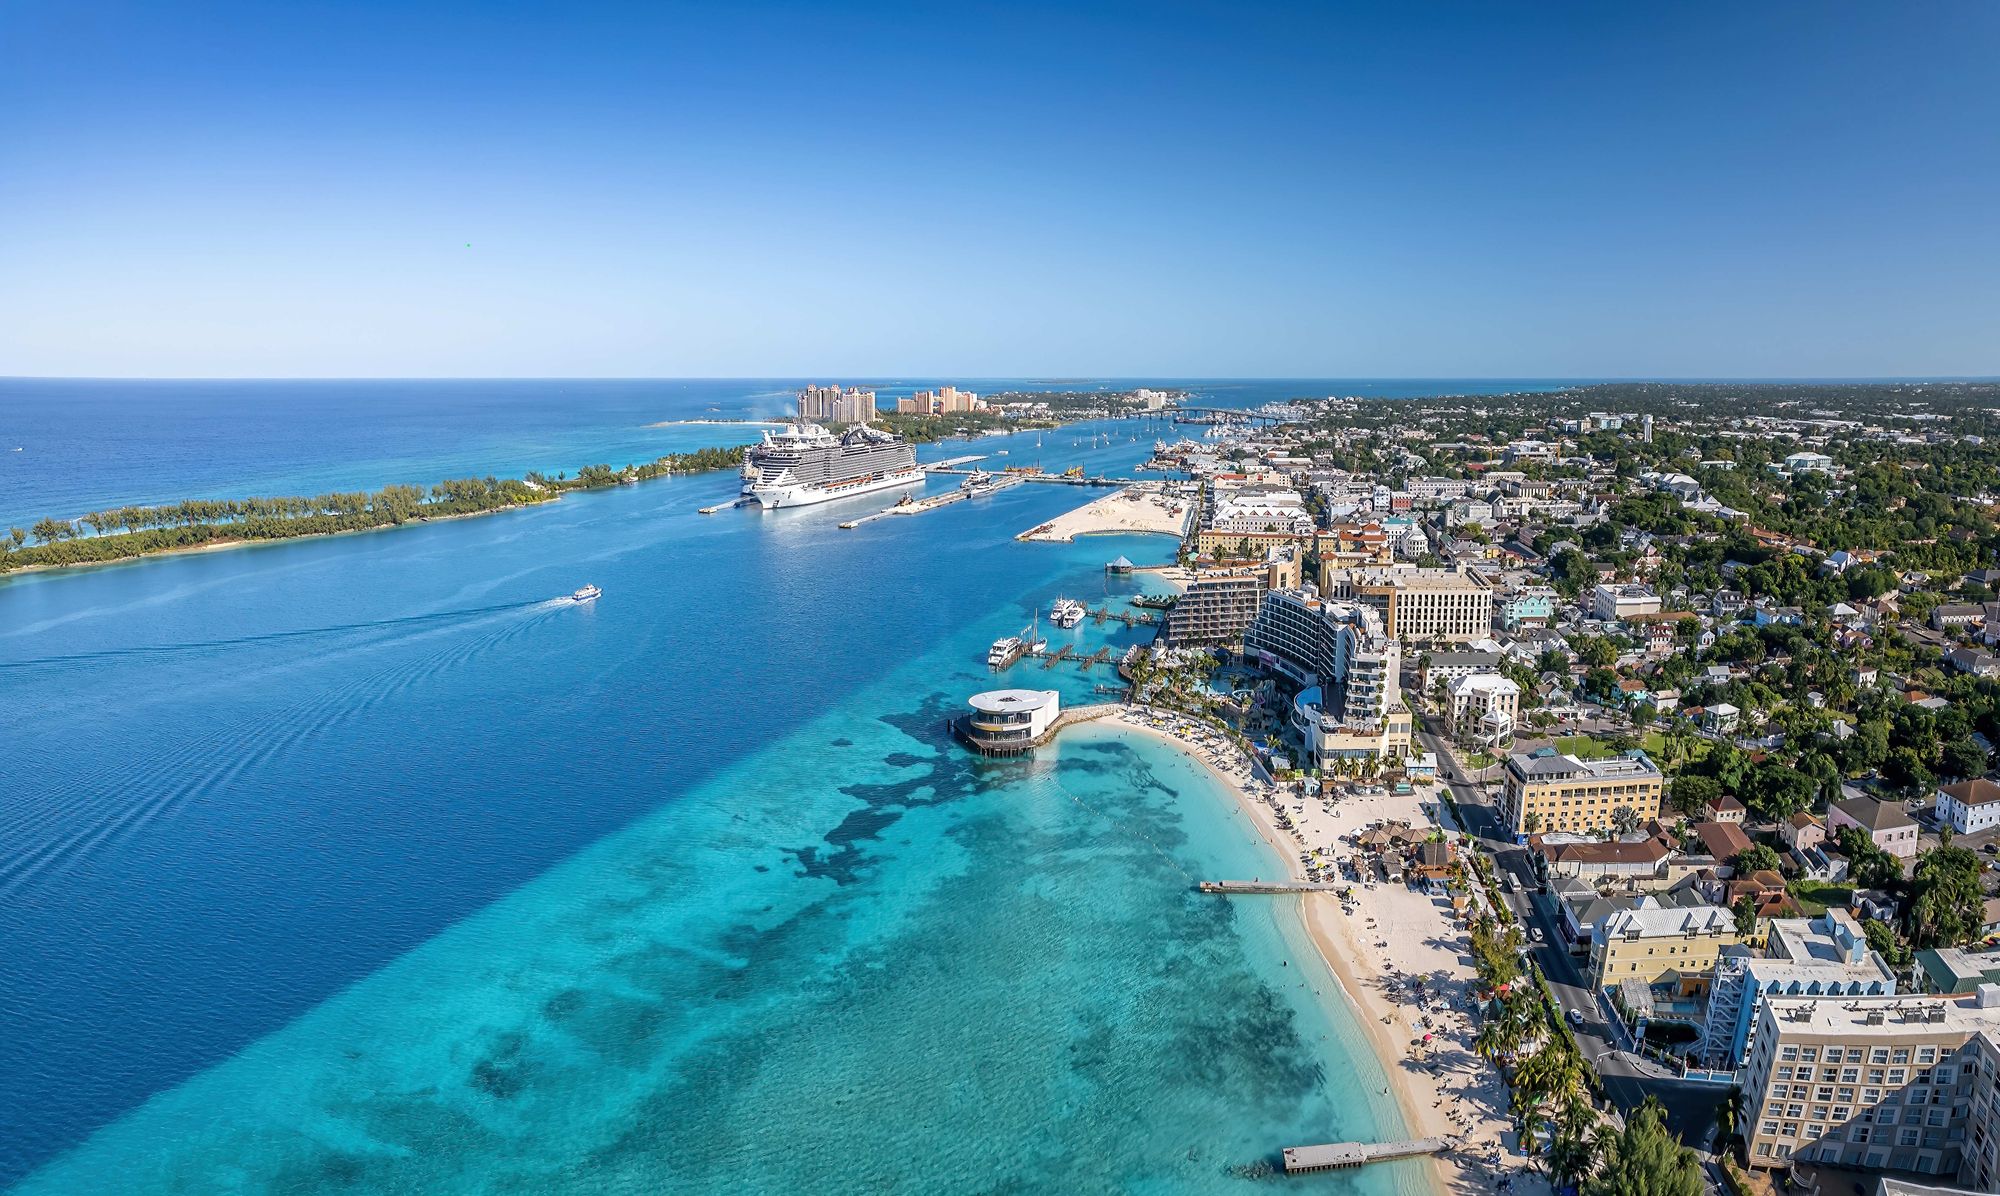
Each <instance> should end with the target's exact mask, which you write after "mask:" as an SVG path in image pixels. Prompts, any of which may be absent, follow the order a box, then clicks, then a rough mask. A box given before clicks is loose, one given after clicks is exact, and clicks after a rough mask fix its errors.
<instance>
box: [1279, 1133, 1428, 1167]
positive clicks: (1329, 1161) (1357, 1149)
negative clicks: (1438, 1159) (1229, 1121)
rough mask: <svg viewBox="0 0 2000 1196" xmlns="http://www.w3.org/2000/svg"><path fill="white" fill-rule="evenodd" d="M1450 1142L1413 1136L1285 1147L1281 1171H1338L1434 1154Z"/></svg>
mask: <svg viewBox="0 0 2000 1196" xmlns="http://www.w3.org/2000/svg"><path fill="white" fill-rule="evenodd" d="M1449 1145H1451V1144H1450V1143H1449V1142H1447V1141H1445V1140H1444V1139H1443V1138H1417V1139H1414V1140H1411V1141H1408V1142H1333V1143H1329V1144H1327V1145H1325V1146H1287V1147H1285V1174H1287V1175H1298V1174H1302V1173H1304V1172H1307V1171H1338V1170H1343V1169H1345V1168H1349V1167H1363V1166H1366V1165H1367V1164H1369V1163H1384V1162H1388V1161H1389V1160H1390V1159H1408V1158H1415V1157H1417V1156H1418V1155H1427V1154H1437V1153H1438V1152H1439V1151H1442V1150H1444V1149H1445V1148H1446V1147H1448V1146H1449Z"/></svg>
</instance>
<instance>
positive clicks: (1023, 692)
mask: <svg viewBox="0 0 2000 1196" xmlns="http://www.w3.org/2000/svg"><path fill="white" fill-rule="evenodd" d="M1056 697H1057V694H1056V691H1055V690H1053V689H989V690H987V691H986V692H985V693H979V694H973V695H972V696H971V697H969V698H967V699H966V701H967V702H968V703H970V704H971V706H972V708H973V709H974V710H983V711H985V712H986V713H988V714H1012V713H1014V712H1016V711H1021V710H1040V709H1041V708H1042V707H1044V706H1047V705H1049V704H1050V703H1052V702H1054V701H1055V700H1056Z"/></svg>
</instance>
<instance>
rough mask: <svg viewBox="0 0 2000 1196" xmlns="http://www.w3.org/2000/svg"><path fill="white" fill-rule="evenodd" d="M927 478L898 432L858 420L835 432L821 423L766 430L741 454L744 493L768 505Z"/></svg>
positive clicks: (795, 504) (789, 504) (788, 504)
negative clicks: (762, 438) (843, 430)
mask: <svg viewBox="0 0 2000 1196" xmlns="http://www.w3.org/2000/svg"><path fill="white" fill-rule="evenodd" d="M923 480H924V474H923V471H922V470H921V469H918V468H917V454H916V452H915V451H914V450H913V449H911V448H910V445H909V442H908V441H906V440H904V439H903V438H902V437H900V436H896V435H892V434H891V433H888V432H884V431H882V430H881V429H879V428H871V427H868V426H867V425H866V424H860V425H857V426H855V427H852V428H849V429H848V430H847V431H846V432H845V433H843V434H842V435H839V436H835V435H834V434H833V433H831V432H829V431H827V430H826V429H825V428H822V427H820V426H819V425H817V424H788V425H786V427H785V430H784V431H782V432H779V433H776V434H773V433H770V432H766V433H764V442H763V443H762V444H757V445H752V446H751V448H750V451H749V452H748V453H747V454H745V455H744V459H743V495H744V497H746V498H751V499H755V500H756V501H757V503H758V504H759V505H761V506H763V507H765V508H773V507H806V506H812V505H813V504H815V503H823V502H830V501H831V500H833V499H836V498H848V497H851V496H853V495H856V494H872V493H874V492H875V491H878V490H893V489H895V488H896V487H898V486H914V485H917V484H918V483H920V482H922V481H923Z"/></svg>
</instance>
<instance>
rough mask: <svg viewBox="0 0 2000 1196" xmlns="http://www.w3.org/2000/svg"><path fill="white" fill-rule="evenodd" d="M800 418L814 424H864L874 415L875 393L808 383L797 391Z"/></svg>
mask: <svg viewBox="0 0 2000 1196" xmlns="http://www.w3.org/2000/svg"><path fill="white" fill-rule="evenodd" d="M799 418H800V419H805V420H812V421H815V422H817V423H829V424H865V423H867V422H869V421H870V420H872V419H874V418H875V392H874V391H872V390H864V389H862V388H861V387H858V386H856V387H848V388H846V389H844V390H843V389H842V388H840V387H838V386H819V385H813V386H808V387H806V388H805V389H804V390H801V391H800V392H799Z"/></svg>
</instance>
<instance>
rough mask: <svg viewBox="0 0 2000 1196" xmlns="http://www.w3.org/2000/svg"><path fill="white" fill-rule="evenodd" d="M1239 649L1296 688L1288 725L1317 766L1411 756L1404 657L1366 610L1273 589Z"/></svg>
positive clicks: (1303, 590) (1307, 590) (1307, 592)
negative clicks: (1402, 680)
mask: <svg viewBox="0 0 2000 1196" xmlns="http://www.w3.org/2000/svg"><path fill="white" fill-rule="evenodd" d="M1183 601H1185V599H1183ZM1243 651H1244V654H1245V655H1246V656H1249V657H1252V658H1254V659H1255V660H1256V661H1257V662H1258V663H1259V664H1260V665H1262V666H1263V667H1264V668H1266V669H1269V670H1270V671H1272V672H1274V673H1277V674H1279V675H1281V676H1283V677H1286V678H1288V679H1290V680H1291V681H1293V682H1295V683H1297V684H1298V685H1299V686H1300V687H1301V688H1300V691H1299V694H1298V696H1297V697H1296V698H1294V699H1293V702H1292V716H1291V723H1292V728H1293V730H1294V731H1295V732H1296V733H1297V734H1298V736H1299V739H1300V742H1301V744H1302V745H1303V746H1304V748H1305V749H1306V752H1307V754H1308V755H1309V756H1310V757H1311V758H1312V760H1313V762H1314V763H1315V765H1317V766H1318V767H1326V766H1328V764H1330V763H1331V762H1333V761H1336V760H1341V759H1354V758H1358V757H1363V756H1375V757H1384V756H1388V757H1400V756H1402V755H1404V754H1406V753H1407V752H1408V751H1409V748H1410V712H1409V709H1408V708H1407V707H1405V706H1404V705H1403V697H1402V692H1401V686H1400V684H1399V681H1398V677H1399V674H1400V670H1401V665H1402V652H1401V650H1400V648H1399V647H1398V646H1397V644H1396V641H1394V640H1392V639H1390V638H1389V637H1388V636H1387V635H1385V634H1384V633H1383V631H1382V624H1381V620H1380V618H1379V616H1377V615H1376V613H1375V612H1374V611H1373V610H1372V609H1370V608H1369V607H1366V606H1362V605H1359V604H1358V603H1351V602H1328V601H1325V600H1324V599H1322V598H1320V596H1319V594H1318V593H1317V592H1316V591H1314V590H1312V589H1310V588H1301V589H1295V590H1273V591H1271V592H1270V593H1268V594H1266V595H1265V596H1264V602H1263V606H1262V607H1261V608H1260V609H1259V610H1258V612H1257V618H1256V620H1255V621H1254V622H1253V623H1251V625H1250V626H1249V628H1248V629H1246V630H1245V631H1244V633H1243Z"/></svg>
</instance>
